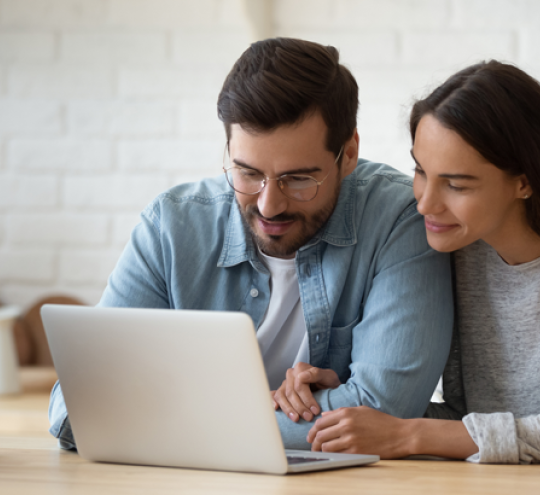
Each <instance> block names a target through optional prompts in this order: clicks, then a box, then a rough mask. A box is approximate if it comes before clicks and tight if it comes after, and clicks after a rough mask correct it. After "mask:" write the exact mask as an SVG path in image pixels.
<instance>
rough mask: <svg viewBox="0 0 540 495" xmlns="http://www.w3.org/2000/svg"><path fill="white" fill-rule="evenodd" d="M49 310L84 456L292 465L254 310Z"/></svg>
mask: <svg viewBox="0 0 540 495" xmlns="http://www.w3.org/2000/svg"><path fill="white" fill-rule="evenodd" d="M41 314H42V318H43V323H44V326H45V331H46V334H47V338H48V340H49V345H50V348H51V354H52V356H53V360H54V364H55V367H56V370H57V372H58V376H59V379H60V384H61V387H62V391H63V394H64V398H65V401H66V407H67V410H68V413H69V417H70V421H71V425H72V429H73V433H74V437H75V441H76V443H77V447H78V451H79V453H80V455H81V456H82V457H84V458H86V459H89V460H94V461H106V462H121V463H128V464H143V465H144V464H146V465H159V466H176V467H186V468H202V469H216V470H227V471H228V470H230V471H248V472H263V473H274V474H283V473H285V472H287V471H288V466H287V459H286V456H285V453H284V449H283V443H282V440H281V435H280V432H279V428H278V425H277V421H276V418H275V413H274V410H273V407H272V405H271V399H270V395H269V387H268V382H267V379H266V374H265V371H264V366H263V361H262V358H261V355H260V351H259V346H258V343H257V338H256V334H255V330H254V328H253V323H252V320H251V318H250V317H249V316H248V315H246V314H244V313H236V312H219V311H188V310H181V311H171V310H156V309H133V308H129V309H127V308H93V307H81V306H65V305H45V306H43V308H42V310H41ZM306 454H308V453H307V452H306ZM338 457H339V456H338ZM357 457H361V456H357ZM374 460H376V459H375V458H372V459H370V460H369V461H367V460H365V462H374ZM349 461H350V460H349ZM357 463H359V462H357ZM301 464H302V463H301ZM304 464H305V463H304ZM314 464H317V465H320V464H322V462H316V463H314ZM313 469H324V467H323V466H313ZM292 470H293V471H303V470H309V466H297V467H296V468H294V469H292Z"/></svg>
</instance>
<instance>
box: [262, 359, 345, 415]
mask: <svg viewBox="0 0 540 495" xmlns="http://www.w3.org/2000/svg"><path fill="white" fill-rule="evenodd" d="M340 385H341V382H340V381H339V378H338V376H337V374H336V372H335V371H334V370H331V369H322V368H315V367H314V366H311V365H309V364H307V363H298V364H297V365H296V366H295V367H294V368H289V369H288V370H287V375H286V378H285V380H284V381H283V383H282V384H281V387H279V388H278V389H277V390H276V391H273V392H271V396H272V399H273V401H274V408H275V409H276V410H277V409H279V408H281V409H282V410H283V412H284V413H285V414H286V415H287V416H288V417H289V418H290V419H292V420H293V421H298V420H299V419H300V417H302V418H304V419H305V420H306V421H311V420H312V419H313V417H314V416H317V414H319V413H320V411H321V408H320V407H319V404H317V401H316V400H315V399H314V398H313V393H312V391H313V390H323V389H327V388H337V387H339V386H340Z"/></svg>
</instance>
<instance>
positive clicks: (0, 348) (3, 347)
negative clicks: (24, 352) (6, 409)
mask: <svg viewBox="0 0 540 495" xmlns="http://www.w3.org/2000/svg"><path fill="white" fill-rule="evenodd" d="M17 316H19V308H17V307H16V306H4V307H0V395H4V394H16V393H19V392H20V383H19V372H18V362H17V350H16V347H15V342H14V340H13V331H12V329H13V322H14V321H15V318H17Z"/></svg>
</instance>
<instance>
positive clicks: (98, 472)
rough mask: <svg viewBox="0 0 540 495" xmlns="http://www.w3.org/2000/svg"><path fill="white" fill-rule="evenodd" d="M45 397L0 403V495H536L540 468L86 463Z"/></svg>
mask: <svg viewBox="0 0 540 495" xmlns="http://www.w3.org/2000/svg"><path fill="white" fill-rule="evenodd" d="M47 406H48V394H47V393H43V392H35V393H25V394H23V395H20V396H12V397H7V396H4V397H0V494H2V495H12V494H13V495H15V494H16V495H26V494H40V495H48V494H54V495H58V494H62V495H63V494H76V495H78V494H81V495H84V494H98V495H107V494H145V495H159V494H164V493H171V494H172V493H174V494H183V493H189V494H196V495H198V494H204V495H207V494H214V493H215V494H218V493H219V494H235V495H238V494H240V495H241V494H249V495H252V494H268V495H285V494H290V495H317V494H324V495H333V494H371V493H373V494H380V495H384V494H389V495H390V494H392V495H393V494H395V495H408V494H424V493H425V494H430V495H433V494H452V495H454V494H464V493H472V494H486V495H497V494H501V495H502V494H504V495H508V494H511V495H514V494H515V495H517V494H522V493H531V494H532V493H540V466H486V465H474V464H469V463H466V462H437V461H382V462H380V463H377V464H374V465H373V466H364V467H359V468H351V469H341V470H336V471H328V472H319V473H310V474H297V475H292V476H268V475H256V474H240V473H222V472H213V471H197V470H189V469H174V468H156V467H139V466H125V465H115V464H102V463H93V462H88V461H85V460H84V459H81V458H80V457H79V456H78V455H77V454H76V453H72V452H65V451H62V450H60V449H59V448H58V447H57V444H56V440H55V439H54V438H52V437H51V436H50V435H49V434H48V433H47V428H48V420H47Z"/></svg>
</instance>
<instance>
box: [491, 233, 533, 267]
mask: <svg viewBox="0 0 540 495" xmlns="http://www.w3.org/2000/svg"><path fill="white" fill-rule="evenodd" d="M484 240H485V242H487V243H488V244H489V245H490V246H491V247H492V248H493V249H495V251H497V254H498V255H499V256H500V257H501V258H502V259H503V260H504V261H505V262H506V263H508V264H509V265H521V264H522V263H528V262H529V261H534V260H535V259H537V258H540V236H539V235H538V234H536V233H535V232H534V231H533V230H532V229H531V227H530V226H529V225H528V224H527V223H524V224H517V225H514V226H513V228H512V229H511V231H510V232H505V233H504V234H503V235H499V236H497V238H495V239H484Z"/></svg>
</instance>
